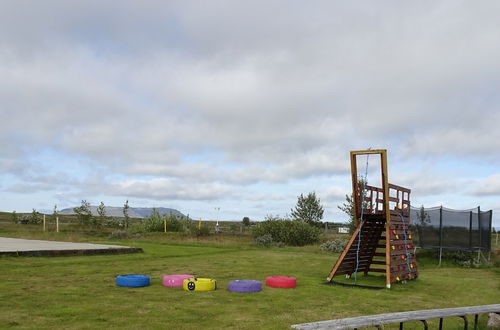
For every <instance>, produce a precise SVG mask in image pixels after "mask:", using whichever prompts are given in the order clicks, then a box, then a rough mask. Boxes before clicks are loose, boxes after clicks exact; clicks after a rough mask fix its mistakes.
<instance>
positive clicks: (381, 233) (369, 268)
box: [327, 149, 418, 288]
mask: <svg viewBox="0 0 500 330" xmlns="http://www.w3.org/2000/svg"><path fill="white" fill-rule="evenodd" d="M360 155H366V169H365V175H364V177H361V178H360V177H358V168H357V157H358V156H360ZM370 155H380V165H381V184H382V186H381V187H375V186H373V185H368V184H367V176H368V160H369V156H370ZM350 157H351V175H352V190H353V203H354V209H355V224H356V226H357V228H356V230H355V231H354V233H353V234H352V236H351V238H350V240H349V242H348V243H347V245H346V247H345V249H344V251H343V252H342V253H341V255H340V257H339V258H338V260H337V262H336V263H335V265H334V267H333V268H332V270H331V271H330V273H329V274H328V277H327V280H328V281H329V282H334V283H336V282H335V281H333V278H334V277H335V276H338V275H346V276H347V277H350V276H351V275H353V274H354V284H353V285H354V286H358V285H357V283H356V280H357V273H358V272H363V273H364V274H365V275H366V274H368V273H383V274H385V278H386V287H387V288H390V287H391V283H394V282H405V281H407V280H411V279H415V278H417V276H418V269H417V262H416V259H415V253H414V244H413V241H412V233H411V229H410V189H408V188H404V187H401V186H397V185H394V184H391V183H389V182H388V173H387V150H385V149H379V150H359V151H351V154H350ZM377 266H378V267H377ZM380 267H381V268H380Z"/></svg>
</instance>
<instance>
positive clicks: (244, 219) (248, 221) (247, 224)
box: [241, 217, 250, 227]
mask: <svg viewBox="0 0 500 330" xmlns="http://www.w3.org/2000/svg"><path fill="white" fill-rule="evenodd" d="M241 222H243V226H245V227H248V226H250V218H249V217H244V218H243V220H241Z"/></svg>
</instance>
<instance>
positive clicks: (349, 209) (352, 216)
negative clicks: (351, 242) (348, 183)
mask: <svg viewBox="0 0 500 330" xmlns="http://www.w3.org/2000/svg"><path fill="white" fill-rule="evenodd" d="M358 184H359V185H361V186H363V187H365V186H366V181H365V179H364V178H362V177H358ZM345 200H346V201H345V202H344V203H342V204H341V205H338V206H337V207H338V208H339V210H341V211H342V212H344V213H345V214H347V215H348V216H349V220H348V221H347V227H348V228H349V234H352V233H354V231H355V230H356V221H355V220H356V209H355V207H354V198H353V196H352V193H351V195H345ZM364 206H365V208H367V207H368V202H366V201H365V202H364Z"/></svg>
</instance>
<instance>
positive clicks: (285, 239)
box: [252, 217, 321, 246]
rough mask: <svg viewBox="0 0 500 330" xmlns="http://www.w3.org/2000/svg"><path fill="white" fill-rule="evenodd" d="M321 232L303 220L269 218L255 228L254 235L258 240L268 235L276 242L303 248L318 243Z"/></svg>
mask: <svg viewBox="0 0 500 330" xmlns="http://www.w3.org/2000/svg"><path fill="white" fill-rule="evenodd" d="M320 232H321V231H320V230H319V229H318V228H316V227H312V226H310V225H308V224H307V223H305V222H304V221H302V220H288V219H278V218H276V217H268V219H267V220H265V221H262V222H260V223H258V224H257V225H256V226H255V227H254V228H253V230H252V235H253V237H255V238H257V237H260V236H264V235H266V234H268V235H270V236H271V238H272V240H273V241H274V242H281V243H283V244H286V245H295V246H303V245H307V244H312V243H316V242H318V241H319V236H320Z"/></svg>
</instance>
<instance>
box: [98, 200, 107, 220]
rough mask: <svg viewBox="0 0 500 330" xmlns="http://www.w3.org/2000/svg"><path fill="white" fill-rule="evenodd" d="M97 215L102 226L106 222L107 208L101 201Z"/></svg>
mask: <svg viewBox="0 0 500 330" xmlns="http://www.w3.org/2000/svg"><path fill="white" fill-rule="evenodd" d="M97 214H99V223H100V224H101V225H102V224H104V221H105V220H106V207H105V206H104V203H103V202H102V201H101V204H99V206H98V207H97Z"/></svg>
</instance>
